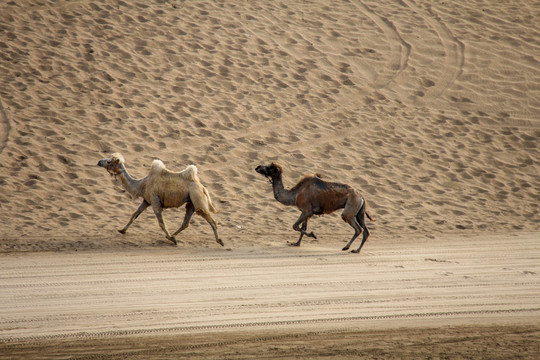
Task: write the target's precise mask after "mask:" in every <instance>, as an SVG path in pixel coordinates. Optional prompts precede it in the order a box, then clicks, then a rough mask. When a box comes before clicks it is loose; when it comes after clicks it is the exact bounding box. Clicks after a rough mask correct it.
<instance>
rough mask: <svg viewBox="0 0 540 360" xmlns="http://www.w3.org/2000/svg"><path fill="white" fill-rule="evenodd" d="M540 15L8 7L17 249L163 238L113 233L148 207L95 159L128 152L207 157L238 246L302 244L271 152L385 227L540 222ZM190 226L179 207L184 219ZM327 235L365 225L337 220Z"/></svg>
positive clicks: (503, 6)
mask: <svg viewBox="0 0 540 360" xmlns="http://www.w3.org/2000/svg"><path fill="white" fill-rule="evenodd" d="M539 11H540V9H539V7H538V5H537V4H535V3H531V2H527V1H523V2H518V3H515V4H507V3H505V2H500V3H493V4H492V3H490V4H489V6H488V4H485V3H483V2H480V1H478V2H470V1H467V2H465V1H463V2H448V3H438V2H434V3H431V2H428V3H426V2H415V1H409V0H407V1H402V2H399V3H396V2H394V1H376V2H375V1H374V2H368V1H362V2H327V1H309V2H301V3H298V2H253V3H251V2H248V3H246V2H235V1H233V2H229V1H228V2H214V1H197V2H195V1H187V2H180V1H178V2H176V1H170V2H169V1H158V2H153V3H151V4H150V3H145V2H124V1H107V0H104V1H17V2H15V1H10V2H2V4H0V31H1V32H0V34H1V37H0V48H1V52H0V53H1V55H0V77H1V78H0V81H1V83H2V87H1V88H0V103H1V108H0V118H1V126H0V166H1V168H0V170H1V172H0V222H1V223H2V235H1V236H2V242H1V248H2V249H4V250H7V249H9V248H11V249H16V248H21V247H24V246H23V245H21V244H20V243H14V242H18V241H19V240H20V239H21V238H24V239H25V241H26V243H27V244H29V246H31V247H32V246H34V247H33V248H34V249H39V248H40V247H43V248H46V247H47V239H57V240H58V241H59V242H61V243H63V244H64V245H65V246H67V247H69V246H70V244H73V243H74V242H77V241H82V240H84V241H85V242H88V241H90V242H92V240H91V239H94V238H98V239H100V240H99V242H100V243H102V242H103V241H105V242H107V241H111V242H113V243H116V242H118V241H123V242H124V243H125V244H139V243H148V242H151V241H158V239H159V242H160V244H161V240H162V234H161V232H160V230H159V228H158V227H157V225H156V223H155V219H154V218H153V215H152V214H150V212H149V213H148V214H145V215H144V216H143V217H141V220H139V221H138V222H136V223H135V225H134V227H133V228H132V231H131V235H127V236H126V237H123V238H119V237H116V234H115V231H114V230H115V229H116V228H118V227H119V226H122V225H124V223H125V222H126V221H127V219H128V218H129V215H130V214H131V213H132V212H133V211H134V210H135V208H136V206H137V203H138V202H137V201H134V200H131V199H129V198H128V197H127V196H126V195H125V194H123V193H121V192H119V191H117V190H115V188H114V187H113V185H112V184H111V182H110V180H109V178H108V176H107V174H106V173H105V172H104V171H102V169H98V168H96V167H95V164H96V162H97V160H99V159H100V158H102V157H104V156H105V155H108V154H109V153H111V152H113V151H119V152H121V153H122V154H123V155H124V156H125V158H126V160H127V166H128V169H129V170H130V171H131V172H132V174H133V175H135V176H140V177H142V176H143V175H145V174H146V173H147V172H148V170H149V166H150V163H151V161H152V159H154V158H159V159H161V160H163V161H164V162H165V164H166V165H167V166H168V167H169V168H172V169H178V170H180V169H183V168H184V167H185V166H187V165H188V164H191V163H195V164H196V165H197V166H198V167H199V169H200V176H201V178H202V180H203V182H204V183H205V184H206V185H207V186H208V188H209V189H210V191H211V192H212V193H213V196H214V198H215V199H216V200H217V201H218V202H219V204H220V207H221V209H222V210H223V212H222V213H221V214H220V215H219V221H220V223H221V232H222V233H223V237H224V239H228V240H229V243H230V244H231V245H232V246H240V245H248V244H246V243H247V242H248V241H249V242H253V241H255V242H257V243H258V242H260V243H261V244H264V243H265V242H266V241H265V239H264V237H260V236H259V235H261V234H266V233H269V232H272V233H276V232H277V233H283V234H290V226H291V225H292V223H293V222H294V220H295V219H296V217H297V213H296V212H295V210H293V209H285V208H283V207H282V206H281V205H279V204H277V203H276V202H275V200H274V199H273V197H272V195H271V191H270V186H269V185H268V184H267V183H266V182H265V180H264V179H263V178H261V177H260V176H259V175H258V174H256V173H255V172H254V171H253V169H254V167H255V166H256V165H258V164H260V163H267V162H269V161H271V160H275V161H279V162H280V163H281V164H282V165H283V166H284V168H285V171H286V172H285V185H286V186H292V185H294V183H295V181H297V180H298V179H299V177H300V176H301V175H302V174H304V173H312V172H319V173H322V174H323V175H324V176H325V177H326V178H328V179H332V180H338V181H342V182H346V183H349V184H352V185H354V186H355V187H357V188H358V189H360V190H361V191H362V192H364V193H365V194H366V196H367V198H368V202H369V203H368V206H369V208H370V209H371V212H372V214H373V215H374V216H375V217H376V218H378V222H377V223H376V225H374V226H373V228H374V236H378V235H379V236H380V235H389V234H402V233H412V234H415V235H417V236H429V235H430V234H433V233H437V232H456V231H458V232H475V233H478V232H501V231H515V230H518V231H536V230H538V229H539V226H540V225H539V223H540V215H539V204H540V199H539V192H538V189H540V176H539V175H540V160H539V159H540V151H539V146H538V144H539V138H540V119H539V99H540V96H539V95H540V92H539V88H538V87H539V85H538V84H539V83H540V69H539V62H538V61H539V59H538V56H539V51H540V50H539V49H540V43H539V34H540V31H539V29H538V21H537V20H538V13H539ZM180 216H181V214H179V213H175V212H170V213H169V214H168V217H167V221H168V222H169V223H170V224H171V225H170V227H171V228H175V227H176V226H177V225H176V224H179V223H180V220H179V219H178V218H179V217H180ZM313 225H314V226H316V229H317V230H318V231H319V233H321V234H325V233H326V234H336V232H337V234H338V235H340V234H342V235H340V236H345V237H348V235H349V232H350V230H349V229H347V228H346V225H344V224H342V223H341V220H340V219H339V217H338V216H330V217H326V218H321V219H319V220H316V222H314V223H313ZM199 235H203V239H206V237H208V238H210V237H211V230H210V228H207V227H206V224H204V223H203V222H202V221H200V220H199V219H197V220H195V221H194V226H193V227H192V228H190V229H189V230H188V232H186V233H185V234H184V237H183V239H184V240H185V241H186V242H187V244H188V245H190V244H191V246H206V242H205V241H202V242H201V241H200V238H199V237H198V236H199ZM130 236H131V237H130ZM136 236H141V237H140V238H137V237H136ZM292 236H293V238H294V237H296V235H294V234H292ZM102 237H105V238H106V239H107V240H105V239H103V238H102ZM88 239H90V240H88ZM109 239H112V240H109ZM248 239H249V240H248ZM38 242H39V243H40V244H39V245H36V243H38ZM210 243H211V242H208V244H209V245H208V246H213V245H210ZM163 244H165V243H163ZM203 244H205V245H203ZM10 246H11V247H10ZM36 246H37V248H36ZM96 246H97V245H96Z"/></svg>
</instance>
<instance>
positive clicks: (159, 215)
mask: <svg viewBox="0 0 540 360" xmlns="http://www.w3.org/2000/svg"><path fill="white" fill-rule="evenodd" d="M152 209H153V210H154V214H156V218H157V220H158V223H159V226H160V227H161V230H163V232H164V233H165V236H166V237H167V239H168V240H171V241H172V242H173V243H174V244H175V245H178V242H177V241H176V239H175V237H174V236H171V235H170V234H169V230H167V226H166V225H165V222H164V221H163V215H162V212H163V208H162V206H161V203H160V202H159V200H158V199H154V202H153V203H152Z"/></svg>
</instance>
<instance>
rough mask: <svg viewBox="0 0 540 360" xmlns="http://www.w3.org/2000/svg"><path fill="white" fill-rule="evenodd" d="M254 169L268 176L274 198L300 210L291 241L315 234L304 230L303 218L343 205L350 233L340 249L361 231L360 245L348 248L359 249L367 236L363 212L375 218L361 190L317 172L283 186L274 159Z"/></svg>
mask: <svg viewBox="0 0 540 360" xmlns="http://www.w3.org/2000/svg"><path fill="white" fill-rule="evenodd" d="M255 171H256V172H258V173H259V174H261V175H264V176H266V177H268V178H270V182H271V183H272V187H273V190H274V197H275V198H276V200H277V201H279V202H280V203H282V204H283V205H294V206H296V207H297V208H298V209H299V210H300V211H301V212H302V214H301V215H300V217H299V218H298V220H297V221H296V222H295V223H294V225H293V229H294V230H296V231H299V232H300V239H298V241H297V242H296V243H293V244H291V245H293V246H300V242H301V241H302V237H303V236H304V235H305V236H308V237H312V238H315V239H316V238H317V237H316V236H315V234H314V233H313V232H311V233H308V232H306V229H307V222H308V220H309V218H311V217H312V216H313V215H323V214H330V213H332V212H334V211H336V210H338V209H343V212H342V213H341V218H342V219H343V220H344V221H345V222H346V223H348V224H349V225H351V226H352V227H353V228H354V236H353V237H352V239H351V240H350V241H349V242H348V243H347V245H346V246H345V247H344V248H343V250H344V251H345V250H349V248H350V246H351V244H352V243H353V241H354V240H355V239H356V238H357V237H358V235H360V233H362V231H363V233H364V234H363V237H362V243H361V244H360V247H359V248H358V249H356V250H353V251H352V252H353V253H359V252H360V249H362V246H364V243H365V242H366V240H367V238H368V236H369V230H368V228H367V226H366V222H365V218H364V215H366V216H367V217H368V218H369V219H370V220H371V221H375V220H374V219H373V218H372V217H371V216H369V214H368V213H367V212H366V200H365V199H364V197H363V196H362V194H360V193H359V192H358V191H356V190H355V189H353V188H352V187H350V186H349V185H346V184H340V183H335V182H328V181H325V180H323V179H321V177H320V175H306V176H304V177H303V178H302V179H301V180H300V181H299V182H298V184H296V185H295V186H294V187H293V188H292V189H290V190H287V189H285V188H284V187H283V181H282V174H283V168H282V167H281V166H280V165H278V164H276V163H271V164H270V165H267V166H264V165H259V166H257V168H256V169H255ZM300 225H302V227H300Z"/></svg>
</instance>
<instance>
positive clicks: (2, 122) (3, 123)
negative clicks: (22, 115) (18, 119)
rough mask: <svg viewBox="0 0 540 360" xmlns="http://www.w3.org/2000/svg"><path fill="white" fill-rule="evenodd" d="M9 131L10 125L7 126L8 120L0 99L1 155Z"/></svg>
mask: <svg viewBox="0 0 540 360" xmlns="http://www.w3.org/2000/svg"><path fill="white" fill-rule="evenodd" d="M10 130H11V125H10V124H9V118H8V117H7V114H6V111H5V110H4V106H3V105H2V99H0V153H2V151H4V149H5V148H6V146H7V143H8V139H9V132H10Z"/></svg>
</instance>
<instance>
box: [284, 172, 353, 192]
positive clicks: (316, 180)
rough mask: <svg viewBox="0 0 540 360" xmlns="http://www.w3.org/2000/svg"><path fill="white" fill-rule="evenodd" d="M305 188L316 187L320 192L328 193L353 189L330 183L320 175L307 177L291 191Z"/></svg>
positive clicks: (344, 185)
mask: <svg viewBox="0 0 540 360" xmlns="http://www.w3.org/2000/svg"><path fill="white" fill-rule="evenodd" d="M305 186H314V187H316V188H317V189H318V190H321V191H327V190H336V191H344V192H346V191H348V190H350V189H351V187H350V186H349V185H346V184H342V183H338V182H330V181H326V180H323V179H322V176H321V175H319V174H315V175H305V176H304V177H303V178H302V179H300V181H298V183H297V184H296V185H295V186H294V187H293V188H292V189H291V191H295V190H298V189H300V188H302V187H305Z"/></svg>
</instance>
